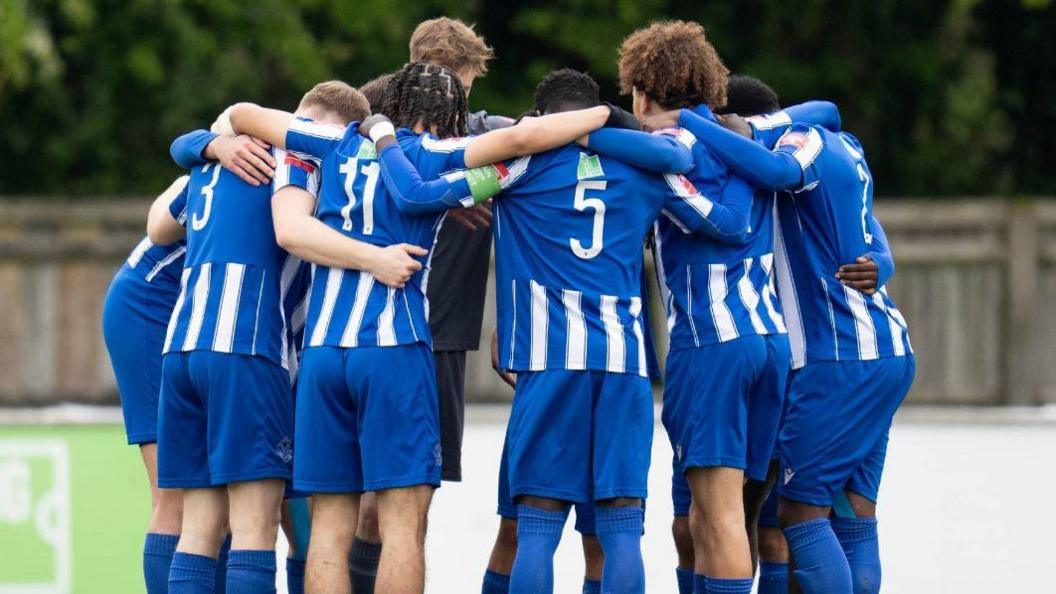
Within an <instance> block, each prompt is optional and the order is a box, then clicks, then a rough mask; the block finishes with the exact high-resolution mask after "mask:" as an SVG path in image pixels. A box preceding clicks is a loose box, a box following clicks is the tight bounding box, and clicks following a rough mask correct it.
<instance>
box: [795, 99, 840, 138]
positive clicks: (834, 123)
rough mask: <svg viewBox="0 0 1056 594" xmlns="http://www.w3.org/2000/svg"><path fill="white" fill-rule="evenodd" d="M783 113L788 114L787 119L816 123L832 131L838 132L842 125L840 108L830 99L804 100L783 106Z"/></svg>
mask: <svg viewBox="0 0 1056 594" xmlns="http://www.w3.org/2000/svg"><path fill="white" fill-rule="evenodd" d="M785 113H787V114H788V118H789V120H791V121H793V122H802V123H804V124H817V125H819V126H824V127H825V128H828V129H829V130H832V131H833V132H839V131H840V127H841V126H842V122H841V121H840V110H839V108H838V107H836V104H835V103H833V102H831V101H806V102H804V103H800V104H798V105H793V106H791V107H788V108H785Z"/></svg>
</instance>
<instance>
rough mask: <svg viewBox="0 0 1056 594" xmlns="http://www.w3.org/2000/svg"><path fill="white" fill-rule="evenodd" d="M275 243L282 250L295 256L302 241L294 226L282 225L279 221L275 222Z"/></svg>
mask: <svg viewBox="0 0 1056 594" xmlns="http://www.w3.org/2000/svg"><path fill="white" fill-rule="evenodd" d="M275 243H277V244H278V245H279V247H281V248H282V249H284V250H286V251H287V252H289V253H291V254H295V255H296V253H297V252H298V251H299V250H300V247H301V245H300V241H299V237H298V235H297V232H296V230H295V229H294V228H293V225H289V224H286V223H284V222H283V223H280V222H279V221H278V220H276V221H275Z"/></svg>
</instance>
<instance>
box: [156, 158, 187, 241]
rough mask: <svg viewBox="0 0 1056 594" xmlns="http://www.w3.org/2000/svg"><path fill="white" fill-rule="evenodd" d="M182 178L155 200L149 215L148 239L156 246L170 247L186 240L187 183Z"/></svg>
mask: <svg viewBox="0 0 1056 594" xmlns="http://www.w3.org/2000/svg"><path fill="white" fill-rule="evenodd" d="M189 179H190V178H189V177H188V176H186V175H183V176H180V177H178V178H176V180H175V181H173V182H172V183H171V184H170V185H169V187H168V188H166V189H165V191H164V192H162V193H161V194H159V195H158V197H157V198H155V199H154V203H153V204H151V205H150V213H149V214H148V215H147V237H149V238H150V241H151V242H152V243H154V244H156V245H168V244H170V243H175V242H177V241H179V240H181V239H183V238H184V236H185V235H186V234H187V230H186V229H185V228H184V224H185V221H186V219H187V182H188V181H189Z"/></svg>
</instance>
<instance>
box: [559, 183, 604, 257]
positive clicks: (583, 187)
mask: <svg viewBox="0 0 1056 594" xmlns="http://www.w3.org/2000/svg"><path fill="white" fill-rule="evenodd" d="M607 184H608V182H605V181H601V180H588V181H581V182H579V183H578V184H576V200H575V202H574V203H573V205H574V206H575V207H576V210H578V211H580V212H584V211H586V210H587V209H588V208H592V209H594V226H593V229H592V231H591V238H590V247H586V248H585V247H583V244H582V243H581V242H580V241H579V240H578V239H576V238H575V237H573V238H571V239H569V240H568V244H569V245H570V246H571V247H572V253H573V254H575V255H576V256H578V257H580V258H583V259H584V260H590V259H591V258H593V257H594V256H597V255H598V254H600V253H601V250H602V248H603V247H605V239H604V238H605V202H603V201H602V199H601V198H588V197H587V190H599V191H600V190H604V189H605V186H606V185H607Z"/></svg>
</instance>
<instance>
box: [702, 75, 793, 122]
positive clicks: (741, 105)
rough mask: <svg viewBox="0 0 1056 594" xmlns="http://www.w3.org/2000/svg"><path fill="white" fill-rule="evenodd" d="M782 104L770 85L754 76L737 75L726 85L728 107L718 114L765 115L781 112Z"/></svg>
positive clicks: (720, 110)
mask: <svg viewBox="0 0 1056 594" xmlns="http://www.w3.org/2000/svg"><path fill="white" fill-rule="evenodd" d="M780 109H781V102H780V101H778V99H777V93H776V92H775V91H774V90H773V89H771V88H770V86H769V85H767V84H766V83H764V82H763V81H761V80H759V79H758V78H755V77H754V76H744V75H740V74H735V75H733V76H731V77H730V82H729V83H728V84H727V85H726V107H724V108H722V109H719V110H717V113H720V114H721V113H735V114H737V115H741V116H745V117H747V116H755V115H763V114H765V113H774V112H775V111H780Z"/></svg>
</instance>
